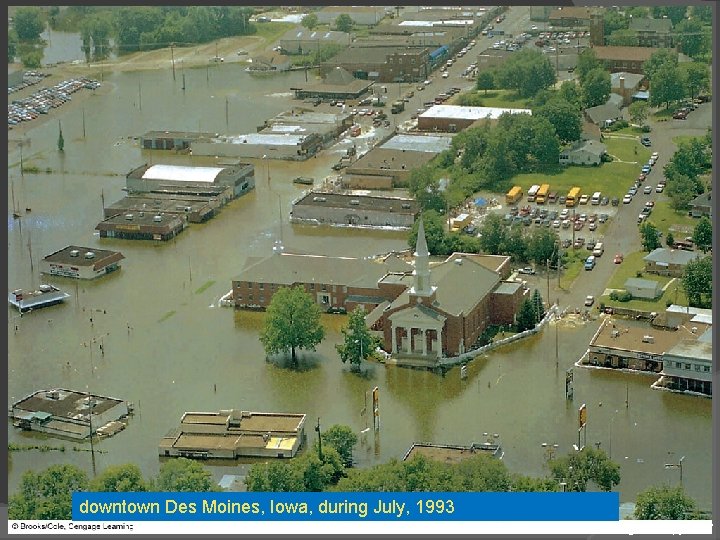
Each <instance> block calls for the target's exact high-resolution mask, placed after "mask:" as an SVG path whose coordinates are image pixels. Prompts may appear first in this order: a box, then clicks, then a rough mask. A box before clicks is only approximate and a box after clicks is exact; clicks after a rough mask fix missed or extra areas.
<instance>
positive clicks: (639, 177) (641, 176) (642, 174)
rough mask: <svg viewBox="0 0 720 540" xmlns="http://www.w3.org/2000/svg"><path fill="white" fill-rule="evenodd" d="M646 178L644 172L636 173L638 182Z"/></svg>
mask: <svg viewBox="0 0 720 540" xmlns="http://www.w3.org/2000/svg"><path fill="white" fill-rule="evenodd" d="M646 178H647V175H646V174H645V173H640V174H639V175H638V182H644V181H645V179H646Z"/></svg>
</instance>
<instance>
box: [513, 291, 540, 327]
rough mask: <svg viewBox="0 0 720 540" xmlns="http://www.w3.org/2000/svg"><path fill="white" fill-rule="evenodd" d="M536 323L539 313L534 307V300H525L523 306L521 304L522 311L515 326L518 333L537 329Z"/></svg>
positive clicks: (519, 312)
mask: <svg viewBox="0 0 720 540" xmlns="http://www.w3.org/2000/svg"><path fill="white" fill-rule="evenodd" d="M536 323H537V312H536V310H535V306H534V305H533V302H532V300H530V299H529V298H526V299H525V300H523V302H522V304H520V310H519V311H518V314H517V317H516V321H515V324H516V326H517V331H518V332H524V331H525V330H530V329H531V328H535V324H536Z"/></svg>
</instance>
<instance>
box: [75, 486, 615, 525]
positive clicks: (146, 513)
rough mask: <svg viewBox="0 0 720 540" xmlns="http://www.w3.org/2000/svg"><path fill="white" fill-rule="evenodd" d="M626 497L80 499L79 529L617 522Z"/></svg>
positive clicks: (461, 495) (90, 496)
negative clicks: (82, 525) (102, 524)
mask: <svg viewBox="0 0 720 540" xmlns="http://www.w3.org/2000/svg"><path fill="white" fill-rule="evenodd" d="M619 512H620V496H619V494H618V493H614V492H610V493H436V492H428V493H73V513H72V516H73V521H119V520H122V521H617V520H619V518H620V516H619Z"/></svg>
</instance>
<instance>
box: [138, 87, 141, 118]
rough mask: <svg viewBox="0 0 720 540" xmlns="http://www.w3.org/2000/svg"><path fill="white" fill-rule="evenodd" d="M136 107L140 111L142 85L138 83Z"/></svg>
mask: <svg viewBox="0 0 720 540" xmlns="http://www.w3.org/2000/svg"><path fill="white" fill-rule="evenodd" d="M138 105H140V110H141V111H142V85H141V84H140V83H138Z"/></svg>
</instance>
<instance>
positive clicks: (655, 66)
mask: <svg viewBox="0 0 720 540" xmlns="http://www.w3.org/2000/svg"><path fill="white" fill-rule="evenodd" d="M664 65H670V66H672V67H677V65H678V55H677V52H676V51H675V50H674V49H658V50H657V51H656V52H654V53H652V55H651V56H650V59H649V60H648V61H647V62H645V63H644V64H643V72H644V73H645V76H646V77H647V78H648V79H650V81H651V84H652V80H653V77H655V74H656V73H657V71H658V70H659V69H660V68H661V67H662V66H664Z"/></svg>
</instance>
